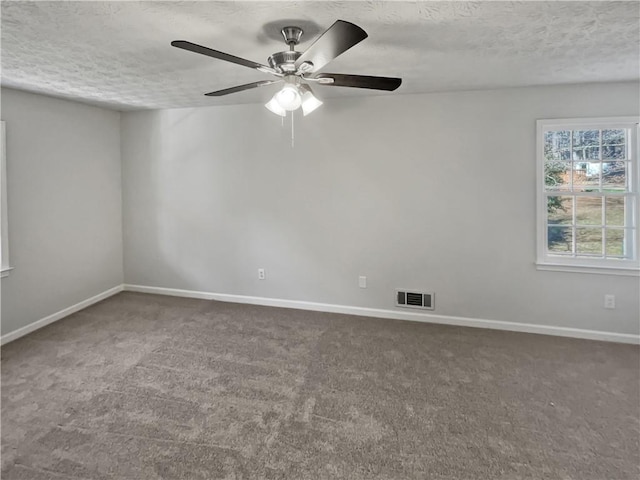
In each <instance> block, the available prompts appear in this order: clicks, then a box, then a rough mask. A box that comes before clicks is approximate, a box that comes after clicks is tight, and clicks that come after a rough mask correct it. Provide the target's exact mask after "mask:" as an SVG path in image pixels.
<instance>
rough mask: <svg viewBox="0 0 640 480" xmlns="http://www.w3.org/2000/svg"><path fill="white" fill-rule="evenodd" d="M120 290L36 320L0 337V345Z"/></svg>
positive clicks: (89, 299)
mask: <svg viewBox="0 0 640 480" xmlns="http://www.w3.org/2000/svg"><path fill="white" fill-rule="evenodd" d="M122 290H123V286H122V285H118V286H116V287H113V288H110V289H109V290H106V291H104V292H102V293H99V294H98V295H95V296H93V297H91V298H87V299H86V300H83V301H82V302H79V303H76V304H75V305H71V306H70V307H67V308H65V309H63V310H60V311H59V312H56V313H54V314H52V315H49V316H47V317H44V318H41V319H40V320H36V321H35V322H33V323H30V324H29V325H27V326H25V327H22V328H19V329H17V330H14V331H13V332H9V333H7V334H6V335H2V337H0V345H4V344H5V343H9V342H12V341H13V340H16V339H18V338H20V337H23V336H25V335H26V334H28V333H31V332H34V331H36V330H38V329H40V328H42V327H45V326H47V325H49V324H50V323H53V322H55V321H58V320H60V319H61V318H64V317H66V316H68V315H71V314H72V313H76V312H78V311H80V310H82V309H84V308H87V307H88V306H90V305H93V304H94V303H98V302H99V301H101V300H104V299H105V298H108V297H110V296H112V295H115V294H116V293H119V292H121V291H122Z"/></svg>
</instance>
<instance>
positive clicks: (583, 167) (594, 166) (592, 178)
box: [573, 162, 602, 192]
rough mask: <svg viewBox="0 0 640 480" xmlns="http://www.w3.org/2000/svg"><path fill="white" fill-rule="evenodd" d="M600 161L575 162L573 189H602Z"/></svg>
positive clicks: (579, 190) (588, 190) (581, 190)
mask: <svg viewBox="0 0 640 480" xmlns="http://www.w3.org/2000/svg"><path fill="white" fill-rule="evenodd" d="M601 169H602V164H601V163H600V162H574V163H573V190H574V191H577V192H594V191H596V192H597V191H599V189H600V170H601Z"/></svg>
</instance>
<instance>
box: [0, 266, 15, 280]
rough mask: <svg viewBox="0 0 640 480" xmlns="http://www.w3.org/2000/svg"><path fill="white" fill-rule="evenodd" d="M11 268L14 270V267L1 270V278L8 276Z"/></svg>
mask: <svg viewBox="0 0 640 480" xmlns="http://www.w3.org/2000/svg"><path fill="white" fill-rule="evenodd" d="M11 270H13V267H7V268H3V269H2V270H0V278H4V277H8V276H9V273H11Z"/></svg>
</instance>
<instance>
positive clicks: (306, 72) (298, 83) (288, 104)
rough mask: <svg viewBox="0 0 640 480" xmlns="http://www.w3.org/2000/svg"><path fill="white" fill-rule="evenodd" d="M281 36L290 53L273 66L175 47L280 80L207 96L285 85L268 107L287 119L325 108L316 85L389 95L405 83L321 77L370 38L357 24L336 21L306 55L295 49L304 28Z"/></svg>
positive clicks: (187, 45)
mask: <svg viewBox="0 0 640 480" xmlns="http://www.w3.org/2000/svg"><path fill="white" fill-rule="evenodd" d="M281 33H282V36H283V37H284V41H285V42H286V44H287V45H289V50H288V51H284V52H278V53H274V54H273V55H271V56H270V57H269V59H268V63H269V66H267V65H261V64H259V63H256V62H252V61H251V60H246V59H244V58H240V57H236V56H234V55H230V54H228V53H224V52H220V51H218V50H213V49H211V48H207V47H203V46H202V45H198V44H195V43H191V42H187V41H186V40H174V41H173V42H171V45H173V46H174V47H177V48H182V49H184V50H189V51H190V52H194V53H199V54H201V55H208V56H209V57H213V58H217V59H219V60H225V61H227V62H231V63H235V64H237V65H242V66H243V67H249V68H253V69H255V70H258V71H260V72H264V73H269V74H271V75H274V76H275V77H278V78H277V79H276V80H261V81H258V82H253V83H247V84H245V85H238V86H236V87H231V88H225V89H223V90H217V91H215V92H209V93H205V95H208V96H211V97H219V96H222V95H228V94H230V93H236V92H242V91H244V90H249V89H252V88H256V87H263V86H265V85H271V84H275V83H284V86H283V87H282V89H281V90H280V91H278V92H277V93H276V94H275V95H274V96H273V98H272V99H271V100H270V101H269V102H268V103H267V104H266V105H265V107H267V108H268V109H269V110H271V111H272V112H273V113H275V114H277V115H280V116H283V117H284V116H285V115H286V113H287V111H294V110H296V109H298V108H300V107H302V111H303V114H304V115H307V114H309V113H311V112H312V111H314V110H315V109H316V108H318V107H319V106H320V105H322V102H321V101H320V100H318V99H317V98H316V97H315V96H314V95H313V91H312V90H311V84H313V83H316V84H318V85H326V86H334V87H355V88H369V89H373V90H387V91H393V90H395V89H396V88H398V87H399V86H400V84H401V83H402V79H401V78H392V77H374V76H366V75H350V74H343V73H317V72H318V70H320V69H321V68H322V67H324V66H325V65H326V64H328V63H329V62H330V61H331V60H333V59H334V58H336V57H338V56H339V55H341V54H343V53H344V52H346V51H347V50H349V49H350V48H351V47H353V46H354V45H356V44H358V43H360V42H361V41H362V40H364V39H365V38H367V33H366V32H365V31H364V30H363V29H362V28H360V27H358V26H357V25H354V24H353V23H350V22H345V21H344V20H338V21H336V22H335V23H334V24H333V25H331V26H330V27H329V28H328V29H327V30H326V31H325V32H324V33H323V34H322V35H320V36H319V37H318V38H317V39H316V41H315V42H313V44H312V45H311V46H310V47H309V48H308V49H307V50H306V51H304V52H297V51H295V49H294V47H295V46H296V45H297V44H298V43H299V42H300V38H301V37H302V34H303V31H302V29H301V28H300V27H294V26H290V27H284V28H283V29H282V30H281Z"/></svg>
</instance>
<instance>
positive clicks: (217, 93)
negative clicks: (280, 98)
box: [205, 80, 282, 97]
mask: <svg viewBox="0 0 640 480" xmlns="http://www.w3.org/2000/svg"><path fill="white" fill-rule="evenodd" d="M281 81H282V80H261V81H259V82H253V83H247V84H245V85H238V86H237V87H231V88H225V89H224V90H217V91H215V92H209V93H205V95H206V96H208V97H221V96H223V95H229V94H230V93H236V92H242V91H243V90H250V89H252V88H257V87H262V86H264V85H271V84H272V83H278V82H281Z"/></svg>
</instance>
